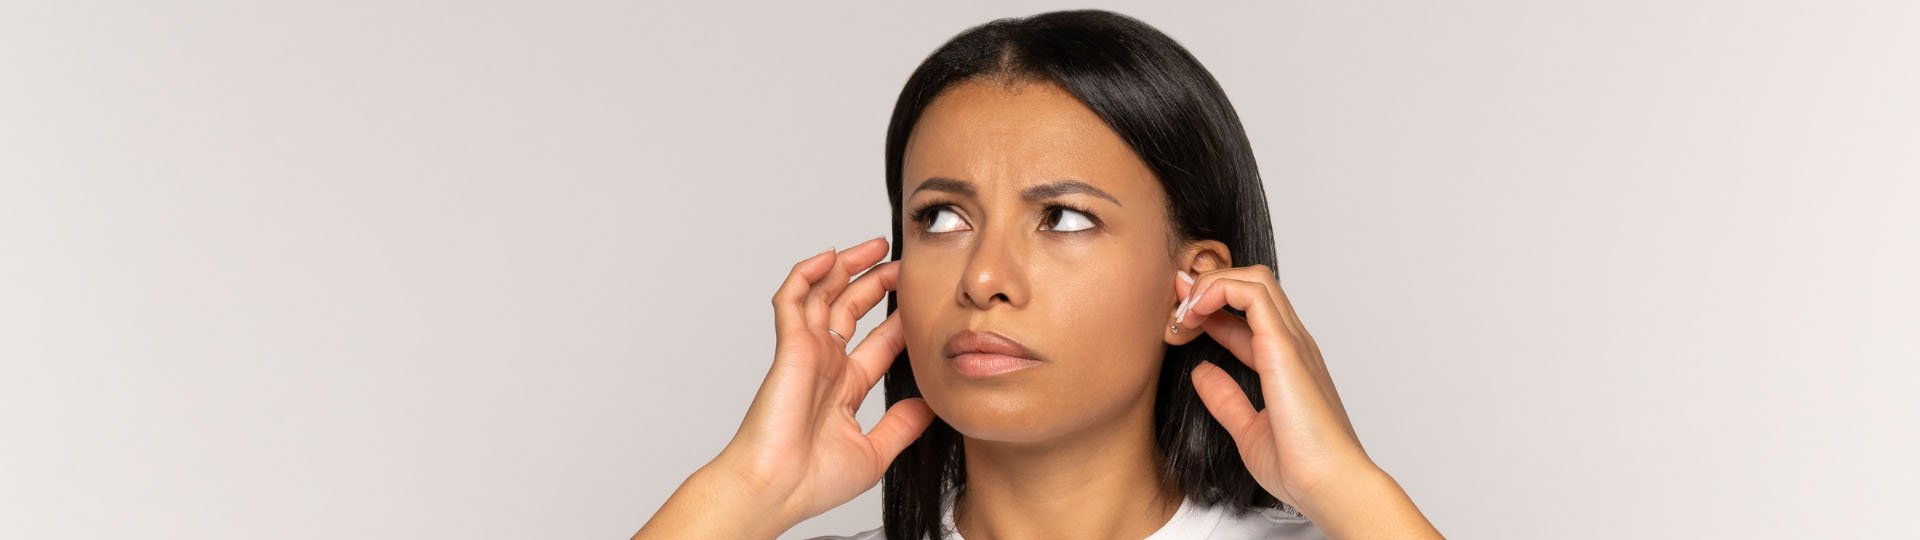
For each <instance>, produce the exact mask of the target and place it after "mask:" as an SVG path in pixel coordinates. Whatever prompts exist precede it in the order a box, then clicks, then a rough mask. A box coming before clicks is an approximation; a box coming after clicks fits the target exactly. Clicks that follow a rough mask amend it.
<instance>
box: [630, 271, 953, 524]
mask: <svg viewBox="0 0 1920 540" xmlns="http://www.w3.org/2000/svg"><path fill="white" fill-rule="evenodd" d="M886 255H887V242H886V241H885V240H884V239H882V238H875V239H873V240H868V241H866V242H863V243H861V244H859V245H856V246H853V247H851V248H847V249H846V250H844V251H841V252H839V253H832V252H831V251H828V252H823V253H821V254H819V255H815V256H813V257H812V258H809V259H807V260H804V261H800V262H799V263H798V264H795V265H794V266H793V270H792V271H791V272H790V273H789V274H788V275H787V279H786V282H785V283H783V284H782V285H780V289H779V290H778V291H777V292H775V293H774V295H773V312H774V317H773V319H774V331H775V335H776V337H777V343H776V344H775V346H774V355H773V363H772V367H771V368H769V369H768V371H767V378H766V380H765V381H763V382H761V383H760V391H759V393H757V394H755V395H754V397H753V404H752V405H750V406H748V408H747V414H746V418H745V419H744V420H742V421H741V422H740V430H739V431H738V432H737V433H735V434H734V436H733V440H732V441H730V442H728V443H727V447H726V448H725V449H723V450H721V452H720V455H719V456H718V457H715V458H714V459H713V461H712V462H709V463H708V464H707V465H706V466H705V467H702V468H701V469H700V471H698V472H695V473H694V475H693V477H690V478H688V479H687V481H686V482H685V483H683V484H681V486H680V489H678V490H676V491H675V492H674V494H673V496H672V497H670V498H669V499H668V500H667V503H666V504H665V505H663V506H662V507H661V510H660V511H659V512H658V513H655V514H654V516H653V519H651V520H649V521H648V522H647V525H646V526H645V527H642V528H641V529H640V532H638V533H635V534H634V538H636V539H642V538H695V537H713V538H774V537H776V536H778V535H779V534H780V533H783V532H786V530H787V529H788V528H790V527H792V526H793V525H795V524H798V523H799V522H801V521H804V520H806V519H807V518H810V517H813V516H815V515H819V514H820V513H823V512H825V511H827V510H829V509H832V508H834V507H836V506H839V505H841V504H843V503H846V502H847V501H849V500H852V499H853V498H854V497H855V496H858V495H860V494H861V493H864V492H866V491H867V490H869V489H872V488H873V486H874V484H876V483H879V481H880V476H881V474H882V473H884V472H886V470H887V466H888V465H889V464H891V463H892V462H893V459H894V458H895V457H896V456H898V455H899V454H900V452H901V451H902V450H904V449H906V447H907V445H908V444H910V443H912V442H913V441H914V439H916V438H918V437H919V436H920V433H921V432H922V431H924V430H925V429H926V428H927V426H928V425H929V424H931V423H932V422H933V417H934V416H933V410H932V409H929V408H928V407H927V404H926V402H925V401H923V400H921V399H920V398H912V399H905V400H901V401H900V402H898V403H895V404H893V406H892V407H890V408H888V409H887V412H886V414H885V415H883V416H882V417H881V418H880V421H879V422H877V423H875V424H874V426H873V429H872V430H870V431H865V432H863V431H862V429H861V427H860V423H859V422H858V421H857V420H856V419H855V418H854V413H855V412H856V411H858V410H859V408H860V402H861V401H863V400H864V399H865V398H866V396H867V393H868V390H871V389H872V388H873V386H874V385H875V384H876V383H878V382H879V381H880V377H881V376H882V375H885V374H886V372H887V369H888V368H889V367H891V366H892V365H893V361H894V358H895V357H896V356H898V355H899V354H900V352H901V351H902V350H904V349H905V348H906V341H905V340H904V338H903V337H902V336H901V333H900V321H899V319H898V318H897V317H895V316H889V317H887V319H886V320H885V321H883V322H881V323H880V325H879V326H876V327H874V329H873V331H872V332H869V333H868V334H867V337H866V338H864V339H862V340H860V343H859V345H858V346H856V347H854V349H853V352H847V345H848V343H847V341H846V340H847V339H848V338H851V337H852V336H853V334H854V326H855V324H856V323H858V322H859V320H860V316H861V315H863V314H865V313H867V312H868V311H870V310H872V309H873V307H874V306H875V305H877V304H879V303H880V302H881V301H882V300H885V299H886V295H887V291H890V290H893V289H894V286H895V283H896V280H897V279H898V278H899V275H900V269H899V265H898V263H896V262H886V263H880V264H879V265H878V266H876V265H875V264H874V263H876V262H878V261H880V260H881V259H883V258H885V257H886ZM869 267H871V269H870V270H869V269H868V268H869ZM862 270H865V273H863V274H861V275H860V277H859V278H858V279H854V280H853V282H852V283H848V279H849V278H850V277H851V276H852V275H854V274H855V273H859V272H861V271H862Z"/></svg>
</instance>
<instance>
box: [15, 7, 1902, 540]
mask: <svg viewBox="0 0 1920 540" xmlns="http://www.w3.org/2000/svg"><path fill="white" fill-rule="evenodd" d="M162 4H164V5H162ZM903 4H904V3H892V2H885V3H883V2H874V3H870V4H866V5H859V6H835V7H831V8H828V7H819V6H798V5H790V4H784V3H783V4H773V3H769V4H764V5H736V4H729V3H703V2H677V3H671V4H669V3H665V2H660V3H652V4H649V3H645V2H642V3H638V4H636V3H632V2H599V3H572V2H568V3H556V2H523V3H517V4H508V3H502V2H419V1H406V2H350V3H328V2H305V3H293V2H278V3H259V2H237V1H236V2H169V3H151V2H132V1H121V2H58V3H55V2H47V3H25V2H21V3H10V4H8V5H6V6H5V7H3V8H0V537H7V538H126V537H139V538H233V539H240V538H498V539H519V538H625V537H626V536H627V535H629V534H631V533H632V532H633V531H634V530H635V529H637V528H638V527H639V526H640V525H641V524H642V523H644V522H645V521H646V520H647V518H648V517H649V516H650V515H652V513H653V512H654V511H655V510H656V509H657V508H658V507H659V505H660V504H661V502H662V501H663V500H665V499H666V498H667V496H668V495H669V494H670V493H671V492H672V491H673V489H674V488H675V487H676V486H677V485H678V484H679V482H681V481H682V480H683V479H684V478H685V477H686V475H687V474H688V473H691V472H692V471H693V470H694V469H696V468H698V467H699V466H700V465H701V464H703V463H705V462H706V461H707V460H708V459H710V458H711V457H712V456H713V455H714V454H715V453H716V452H717V451H719V450H720V448H721V447H722V446H723V445H724V444H725V443H726V442H727V440H728V438H729V437H730V436H731V435H732V434H733V432H734V430H735V429H736V428H737V427H738V424H739V421H740V418H741V415H742V414H743V413H744V412H745V410H746V407H747V404H748V403H749V401H750V400H751V398H752V396H753V393H754V390H755V389H756V388H757V387H758V385H759V383H760V381H761V378H762V376H763V375H764V374H765V372H766V369H767V367H768V364H769V361H770V360H771V358H772V356H771V355H772V348H773V334H772V313H771V310H770V308H769V306H768V300H769V297H770V296H771V294H772V293H773V291H774V289H775V288H776V286H777V285H778V283H779V281H780V279H781V278H782V277H784V275H785V273H786V272H787V270H788V268H789V266H790V265H791V264H792V263H793V262H794V261H796V260H798V259H801V258H804V257H806V256H808V255H811V254H814V253H817V252H819V251H820V250H822V249H826V248H827V247H829V246H838V247H847V246H849V245H851V244H853V243H855V242H857V241H860V240H862V239H865V238H871V237H873V236H875V235H878V234H882V233H885V232H886V230H887V226H888V217H887V214H888V208H887V202H886V197H885V194H884V191H883V189H882V154H881V144H882V140H883V132H884V130H885V128H886V122H887V118H888V114H889V112H890V110H891V107H892V105H893V102H894V99H895V97H896V95H897V92H899V90H900V87H901V85H902V83H904V82H905V80H906V77H907V75H908V73H909V72H910V71H911V70H912V69H913V67H914V66H915V65H916V64H917V63H918V62H919V61H920V60H921V59H922V58H924V57H925V55H927V54H928V53H929V52H931V51H932V50H933V49H934V48H935V47H936V46H938V45H939V44H940V43H941V42H943V41H944V40H946V39H947V38H949V37H951V36H952V35H954V34H955V33H957V32H959V31H961V30H963V29H965V28H967V27H969V26H972V25H975V24H979V23H983V22H986V21H988V20H990V19H993V18H998V17H1007V16H1019V15H1030V14H1034V13H1038V12H1041V11H1048V10H1052V9H1060V8H1069V7H1082V6H1081V5H1078V4H1073V5H1069V4H1053V3H1018V4H1014V3H1005V4H974V5H940V6H907V5H903ZM1105 7H1108V8H1110V9H1114V10H1116V11H1120V12H1122V13H1126V14H1129V15H1133V16H1136V17H1139V18H1141V19H1143V20H1145V21H1146V22H1148V23H1150V24H1153V25H1155V26H1157V27H1158V28H1160V29H1161V30H1163V31H1165V32H1167V33H1168V34H1170V35H1172V36H1173V37H1174V38H1175V39H1177V40H1179V41H1180V42H1182V43H1183V44H1185V45H1186V46H1187V47H1188V48H1190V50H1191V51H1192V52H1193V53H1194V54H1195V55H1196V56H1198V57H1199V58H1200V60H1201V61H1202V62H1203V63H1204V64H1205V65H1206V66H1207V67H1208V68H1209V69H1211V70H1212V72H1213V73H1214V75H1215V76H1216V77H1218V78H1219V80H1220V81H1221V84H1222V85H1223V86H1224V87H1225V89H1226V91H1227V93H1228V95H1229V96H1230V97H1231V98H1232V99H1233V102H1234V105H1235V106H1236V107H1237V108H1238V110H1239V112H1240V115H1241V118H1242V119H1243V120H1244V122H1245V124H1246V127H1247V130H1248V133H1249V135H1250V137H1251V138H1252V140H1253V142H1254V144H1255V146H1256V147H1257V149H1258V157H1259V159H1260V165H1261V170H1262V172H1263V176H1264V178H1265V181H1266V187H1267V190H1268V194H1269V195H1268V196H1269V199H1270V201H1271V204H1272V208H1273V216H1274V219H1275V223H1274V225H1275V228H1276V230H1277V233H1276V236H1277V238H1278V243H1279V250H1280V251H1279V252H1280V264H1279V271H1280V274H1281V281H1282V283H1283V284H1284V285H1285V286H1286V287H1287V290H1288V291H1289V293H1290V294H1291V296H1292V298H1293V300H1294V302H1295V306H1296V308H1297V309H1298V310H1299V313H1300V314H1301V316H1302V318H1303V320H1304V322H1305V323H1306V326H1307V328H1308V329H1309V330H1310V331H1311V332H1313V334H1314V335H1315V336H1316V337H1317V339H1318V341H1319V343H1320V344H1321V346H1322V347H1323V349H1324V352H1325V354H1326V357H1327V362H1328V365H1329V366H1330V369H1331V371H1332V373H1333V376H1334V378H1335V380H1336V381H1337V383H1338V384H1339V386H1340V388H1341V390H1342V395H1343V396H1344V397H1345V399H1346V401H1347V403H1348V407H1349V409H1350V410H1351V413H1352V417H1353V422H1354V425H1355V426H1356V427H1357V428H1358V430H1359V431H1360V434H1361V436H1362V438H1363V439H1364V440H1365V441H1366V444H1367V448H1368V450H1370V451H1371V453H1372V455H1373V457H1374V458H1375V459H1376V460H1377V461H1378V462H1379V463H1380V464H1381V465H1382V466H1384V467H1385V468H1386V469H1387V470H1388V471H1389V472H1391V473H1393V474H1394V475H1395V476H1396V477H1397V478H1398V479H1399V480H1400V482H1401V483H1402V484H1403V485H1404V486H1405V487H1406V488H1407V490H1408V491H1409V492H1410V493H1411V494H1412V496H1413V498H1414V499H1415V500H1416V501H1417V502H1418V503H1419V504H1420V506H1421V508H1422V509H1423V510H1424V511H1425V512H1426V514H1427V516H1429V517H1430V518H1431V519H1432V520H1433V522H1434V523H1435V524H1437V525H1438V526H1439V527H1440V529H1441V530H1443V531H1445V532H1447V533H1448V534H1449V535H1450V536H1452V537H1457V538H1622V537H1654V538H1698V537H1721V538H1801V537H1824V538H1841V537H1881V538H1887V537H1911V535H1912V534H1913V531H1914V530H1915V529H1914V527H1913V526H1912V525H1910V522H1908V521H1906V520H1908V519H1910V517H1911V515H1912V514H1911V512H1912V509H1913V508H1914V507H1915V506H1916V504H1920V501H1917V500H1916V497H1915V485H1916V483H1917V482H1920V476H1917V475H1916V473H1915V467H1914V466H1913V465H1912V464H1911V463H1910V460H1911V458H1912V456H1914V455H1920V441H1917V437H1916V433H1915V424H1917V423H1920V419H1917V418H1916V417H1917V416H1920V414H1916V412H1917V411H1920V403H1916V401H1920V400H1916V397H1915V394H1916V392H1915V390H1914V384H1915V383H1914V379H1915V375H1916V374H1917V370H1916V368H1915V366H1914V364H1915V362H1916V360H1920V353H1916V347H1915V342H1916V339H1915V338H1914V337H1913V336H1914V334H1915V331H1914V328H1915V327H1916V325H1920V316H1916V308H1915V305H1916V301H1920V294H1916V291H1917V288H1916V285H1915V284H1914V279H1915V277H1916V276H1920V255H1916V244H1920V234H1917V232H1920V217H1917V216H1916V213H1915V211H1914V209H1915V207H1916V206H1920V188H1917V187H1916V184H1917V183H1920V105H1917V103H1920V4H1916V3H1914V2H1908V1H1900V0H1891V1H1886V2H1816V1H1803V2H1735V1H1712V2H1708V1H1696V2H1670V1H1629V2H1586V3H1571V2H1554V3H1547V2H1530V1H1498V2H1496V1H1459V2H1412V1H1409V2H1391V3H1386V2H1332V1H1313V2H1300V1H1295V2H1281V3H1233V4H1219V5H1195V4H1191V3H1182V4H1178V5H1176V4H1175V3H1171V2H1166V3H1139V4H1129V5H1113V6H1105ZM880 317H881V315H880V313H879V311H878V310H876V312H874V313H873V314H872V315H870V316H869V317H868V318H867V319H865V320H864V321H863V324H862V328H861V333H862V334H864V333H865V331H866V329H867V328H870V327H871V325H872V324H874V323H877V322H878V321H879V320H880ZM858 338H859V336H855V339H858ZM879 402H880V399H879V397H878V391H877V390H876V391H875V396H874V397H873V398H871V399H870V400H869V401H868V406H867V407H866V408H865V409H863V410H862V411H861V418H862V419H863V420H864V421H866V422H869V424H868V425H871V424H870V423H871V422H872V421H873V420H875V419H877V418H878V412H879V408H878V406H877V405H878V404H879ZM879 523H880V514H879V490H878V489H875V490H872V491H870V492H868V493H867V494H866V495H863V496H861V497H859V498H857V499H855V500H853V501H852V502H850V503H848V504H846V505H844V506H842V507H840V508H838V509H835V510H833V511H832V512H830V513H827V514H825V515H823V516H820V517H818V518H816V519H814V520H812V521H809V522H807V523H804V524H802V525H800V526H799V527H797V528H795V529H794V530H793V531H791V532H790V533H789V534H788V535H787V536H788V537H789V538H795V537H806V536H811V535H816V534H828V533H850V532H854V531H859V530H864V529H869V528H873V527H877V526H879Z"/></svg>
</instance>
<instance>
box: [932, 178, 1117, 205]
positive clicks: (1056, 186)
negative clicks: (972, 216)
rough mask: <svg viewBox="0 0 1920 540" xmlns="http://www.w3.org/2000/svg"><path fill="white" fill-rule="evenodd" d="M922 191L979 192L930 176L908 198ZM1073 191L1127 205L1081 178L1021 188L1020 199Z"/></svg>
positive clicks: (962, 183) (966, 194)
mask: <svg viewBox="0 0 1920 540" xmlns="http://www.w3.org/2000/svg"><path fill="white" fill-rule="evenodd" d="M921 191H945V192H947V193H953V194H956V195H960V196H962V197H973V196H975V195H977V194H978V192H977V191H976V190H974V189H973V184H972V183H969V182H967V181H966V180H955V179H952V178H943V177H939V176H935V177H933V178H928V179H927V181H925V182H921V183H920V185H919V186H916V187H914V188H913V193H909V194H907V198H913V195H914V194H917V193H920V192H921ZM1072 193H1084V194H1087V195H1092V196H1095V197H1099V198H1102V199H1106V200H1109V201H1113V204H1116V205H1120V206H1126V205H1124V204H1120V199H1116V198H1114V196H1113V195H1109V194H1107V192H1105V191H1101V190H1100V188H1097V187H1093V184H1088V183H1086V182H1081V181H1079V180H1061V181H1058V182H1048V183H1045V184H1040V185H1037V186H1032V187H1029V188H1027V189H1023V190H1020V199H1021V200H1024V201H1027V202H1037V201H1043V200H1047V199H1051V198H1054V197H1059V196H1061V195H1067V194H1072Z"/></svg>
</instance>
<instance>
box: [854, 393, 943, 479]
mask: <svg viewBox="0 0 1920 540" xmlns="http://www.w3.org/2000/svg"><path fill="white" fill-rule="evenodd" d="M932 424H933V409H931V408H928V407H927V402H926V400H923V399H920V398H907V399H903V400H900V402H899V403H894V404H893V406H892V407H889V408H887V414H885V415H883V416H881V417H880V421H879V422H878V423H875V424H874V425H873V430H872V431H868V432H867V443H868V444H871V445H873V452H874V454H876V455H878V456H879V458H880V459H879V461H878V462H876V463H874V464H873V471H874V475H875V476H879V475H881V474H885V473H886V472H887V466H888V465H890V464H892V463H893V458H896V457H899V456H900V451H901V450H906V449H907V445H909V444H913V440H914V439H918V438H920V433H921V432H924V431H926V430H927V426H929V425H932Z"/></svg>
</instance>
